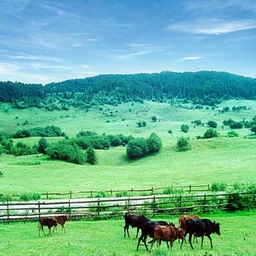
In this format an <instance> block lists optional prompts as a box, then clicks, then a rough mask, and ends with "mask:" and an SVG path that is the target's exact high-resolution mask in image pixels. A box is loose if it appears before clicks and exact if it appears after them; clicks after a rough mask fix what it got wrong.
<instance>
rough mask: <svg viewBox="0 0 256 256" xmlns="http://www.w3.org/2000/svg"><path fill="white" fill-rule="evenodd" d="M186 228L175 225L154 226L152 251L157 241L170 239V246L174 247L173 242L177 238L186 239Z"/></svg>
mask: <svg viewBox="0 0 256 256" xmlns="http://www.w3.org/2000/svg"><path fill="white" fill-rule="evenodd" d="M184 234H185V232H184V230H183V229H181V228H176V227H175V226H173V225H168V226H161V225H157V226H155V228H154V234H153V240H152V242H151V248H150V251H152V247H153V245H154V243H155V241H161V240H162V241H167V242H168V241H170V248H171V249H172V247H173V242H174V241H175V240H176V239H178V238H179V239H182V240H184Z"/></svg>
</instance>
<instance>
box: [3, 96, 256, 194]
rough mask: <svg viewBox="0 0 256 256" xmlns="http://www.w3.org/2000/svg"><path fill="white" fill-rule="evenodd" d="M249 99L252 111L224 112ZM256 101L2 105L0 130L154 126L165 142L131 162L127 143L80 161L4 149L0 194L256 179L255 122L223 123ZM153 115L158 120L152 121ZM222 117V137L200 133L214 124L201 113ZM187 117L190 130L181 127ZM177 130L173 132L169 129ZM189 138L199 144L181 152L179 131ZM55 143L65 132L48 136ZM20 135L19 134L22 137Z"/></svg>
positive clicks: (138, 131)
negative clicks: (58, 107) (245, 125)
mask: <svg viewBox="0 0 256 256" xmlns="http://www.w3.org/2000/svg"><path fill="white" fill-rule="evenodd" d="M226 106H228V107H230V109H231V108H232V107H233V106H236V107H238V106H246V108H247V109H246V110H242V111H239V112H233V111H231V110H230V111H229V112H226V113H224V114H219V110H221V109H223V108H224V107H226ZM255 110H256V102H255V101H235V100H233V101H228V102H225V103H222V104H220V105H219V106H218V108H215V109H211V108H206V107H204V108H203V109H193V108H192V106H190V105H183V106H182V107H180V106H178V105H174V104H169V103H156V102H145V103H144V104H141V103H125V104H121V105H119V106H102V107H95V108H92V109H90V110H89V111H88V112H87V111H84V110H75V109H73V110H69V111H52V112H50V111H46V110H44V109H22V110H17V109H13V108H8V105H5V104H2V105H1V108H0V118H1V125H0V131H1V132H15V131H17V130H18V129H29V128H32V127H38V126H39V127H45V126H47V125H56V126H59V127H60V128H61V129H62V131H64V132H65V133H66V135H68V136H69V137H72V136H75V135H76V134H77V133H78V132H80V131H82V130H83V131H86V130H89V131H95V132H97V133H98V134H103V133H106V134H124V135H133V136H135V137H145V138H146V137H148V136H149V135H150V134H151V133H152V132H155V133H156V134H157V135H158V136H159V137H160V138H161V139H162V142H163V149H162V150H161V152H160V153H159V154H156V155H151V156H149V157H146V158H142V159H139V160H136V161H129V160H128V159H127V157H126V149H125V147H116V148H110V149H109V150H98V151H96V154H97V157H98V164H97V165H94V166H91V165H75V164H72V163H67V162H61V161H54V160H49V159H48V158H47V157H46V156H42V155H32V156H20V157H14V156H12V155H4V154H2V155H0V170H1V171H2V172H3V174H4V176H3V177H1V178H0V186H1V193H3V194H12V193H18V194H21V193H24V192H31V193H43V192H66V191H70V190H72V191H79V190H83V191H85V190H99V191H102V190H110V189H113V190H117V189H118V190H125V189H131V188H135V189H136V188H137V189H140V188H151V187H152V186H153V187H163V186H170V185H173V186H176V185H177V186H178V185H196V184H198V185H200V184H211V183H214V182H220V183H222V182H224V183H228V184H234V183H236V182H240V183H242V182H244V183H246V182H255V181H256V178H255V162H256V155H255V154H254V151H255V148H256V140H253V139H245V138H244V137H245V136H246V135H247V134H248V129H240V130H236V132H237V133H238V134H239V136H238V137H236V138H227V137H225V135H226V134H227V132H228V131H230V128H229V127H224V128H222V122H223V120H227V119H233V120H235V121H241V120H243V119H245V120H251V119H252V118H253V117H254V116H255V113H256V111H255ZM152 116H156V117H157V122H152V121H151V118H152ZM198 119H199V120H201V121H202V122H203V123H207V122H208V121H209V120H214V121H216V122H217V123H218V127H217V130H218V132H219V134H220V137H218V138H214V139H207V140H197V139H196V136H202V135H203V134H204V132H205V131H206V130H207V128H208V127H207V125H206V124H205V125H204V126H196V127H194V125H193V124H192V123H191V122H192V121H194V120H198ZM143 120H145V121H146V122H147V126H146V127H141V128H139V127H138V126H137V124H136V123H137V122H138V121H143ZM182 124H188V125H189V127H190V129H189V131H188V133H185V134H184V133H183V132H181V130H180V126H181V125H182ZM169 129H171V130H172V134H170V133H168V130H169ZM180 136H184V137H190V141H191V145H192V150H190V151H187V152H177V151H176V149H175V146H176V143H177V138H178V137H180ZM38 140H39V138H26V139H22V141H23V142H24V143H26V144H28V145H31V146H32V145H34V144H37V143H38ZM47 140H48V141H49V142H53V141H57V140H59V138H47ZM15 141H16V142H18V141H20V139H16V140H15Z"/></svg>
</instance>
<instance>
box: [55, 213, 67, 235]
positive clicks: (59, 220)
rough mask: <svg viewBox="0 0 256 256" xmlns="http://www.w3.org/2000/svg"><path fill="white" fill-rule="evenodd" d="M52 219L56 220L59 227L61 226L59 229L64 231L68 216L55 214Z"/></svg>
mask: <svg viewBox="0 0 256 256" xmlns="http://www.w3.org/2000/svg"><path fill="white" fill-rule="evenodd" d="M54 219H55V220H56V222H57V223H58V224H60V225H61V227H62V229H61V231H62V232H63V231H64V232H65V233H66V228H65V223H66V222H67V220H68V216H67V215H58V216H55V217H54ZM56 230H57V226H56Z"/></svg>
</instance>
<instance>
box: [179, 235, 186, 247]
mask: <svg viewBox="0 0 256 256" xmlns="http://www.w3.org/2000/svg"><path fill="white" fill-rule="evenodd" d="M186 235H187V232H186V231H185V234H184V237H183V239H182V241H181V244H180V249H182V245H183V243H184V241H185V242H186V238H185V237H186Z"/></svg>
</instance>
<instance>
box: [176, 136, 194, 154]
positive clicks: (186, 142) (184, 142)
mask: <svg viewBox="0 0 256 256" xmlns="http://www.w3.org/2000/svg"><path fill="white" fill-rule="evenodd" d="M176 147H177V149H178V150H179V151H187V150H190V149H191V144H190V139H189V138H184V137H183V136H182V137H180V138H178V140H177V146H176Z"/></svg>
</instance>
